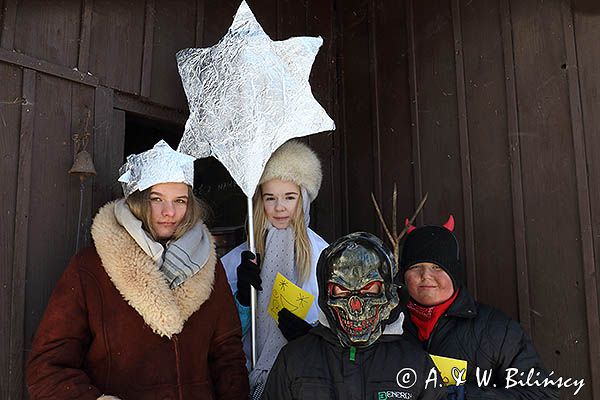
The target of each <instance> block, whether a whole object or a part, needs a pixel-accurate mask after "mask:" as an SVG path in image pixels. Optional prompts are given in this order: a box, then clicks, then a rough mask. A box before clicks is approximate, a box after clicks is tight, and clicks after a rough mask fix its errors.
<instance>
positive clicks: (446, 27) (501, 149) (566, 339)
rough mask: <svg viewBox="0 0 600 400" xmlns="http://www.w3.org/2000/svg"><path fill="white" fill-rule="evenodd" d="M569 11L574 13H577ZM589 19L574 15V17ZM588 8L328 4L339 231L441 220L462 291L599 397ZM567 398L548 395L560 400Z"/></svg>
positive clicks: (505, 3) (594, 28)
mask: <svg viewBox="0 0 600 400" xmlns="http://www.w3.org/2000/svg"><path fill="white" fill-rule="evenodd" d="M580 3H582V2H580ZM586 6H590V4H586ZM598 8H599V7H598V6H595V7H594V6H593V5H592V6H591V7H588V8H586V11H592V13H583V12H581V11H580V9H579V8H578V9H573V8H572V7H571V6H570V4H569V2H564V1H559V0H555V1H543V0H539V1H536V0H529V1H509V0H481V1H467V0H464V1H463V0H445V1H439V0H421V1H415V0H407V1H404V2H394V1H374V0H368V1H366V0H343V1H342V0H339V1H337V2H336V10H337V25H336V29H337V32H338V34H337V36H336V40H337V44H336V46H337V48H338V55H339V56H338V60H337V61H338V68H337V74H338V84H339V87H338V93H341V95H340V97H339V108H338V115H339V117H338V121H337V122H338V124H339V125H340V127H341V133H340V136H341V137H342V139H341V142H342V144H343V147H342V149H341V152H342V154H343V159H341V160H340V163H341V165H340V169H341V170H342V171H343V174H342V177H341V182H342V198H343V202H344V207H345V210H346V212H347V214H344V216H345V219H344V220H343V222H342V231H354V230H368V231H375V232H377V231H379V233H380V234H381V227H380V226H379V224H378V222H377V220H376V219H375V217H374V212H373V209H372V208H371V207H370V201H369V192H371V191H372V192H373V193H374V194H375V196H376V197H377V198H378V199H379V200H380V203H382V204H383V207H384V213H385V214H386V215H387V218H388V221H389V219H390V218H391V194H390V193H391V190H392V188H393V184H394V183H395V182H396V183H397V184H398V187H399V191H400V192H399V204H400V206H399V209H400V216H399V218H398V219H399V221H398V223H401V221H402V220H403V218H404V217H405V216H407V215H410V214H411V213H412V210H413V208H414V207H415V206H416V204H417V203H418V202H419V200H420V199H421V198H422V196H423V195H424V194H425V193H429V200H428V202H427V205H426V207H425V209H424V211H423V213H422V215H421V217H420V218H419V223H438V224H439V223H441V222H444V221H445V220H446V218H448V214H449V213H452V214H454V216H455V218H456V220H457V228H456V233H457V235H458V237H459V240H460V241H461V244H462V247H463V248H462V254H463V255H464V259H465V262H466V266H467V270H468V283H469V288H470V290H471V291H472V292H473V293H474V294H475V295H476V296H477V298H478V299H479V300H480V301H482V302H485V303H489V304H492V305H494V306H496V307H498V308H500V309H502V310H504V311H505V312H506V313H508V314H509V315H511V316H513V317H514V318H517V319H519V320H520V321H521V323H522V324H523V325H524V327H525V328H526V329H527V331H528V332H530V334H531V336H532V337H533V340H534V342H535V344H536V346H537V348H538V350H539V352H540V354H541V356H542V359H543V360H544V362H545V363H546V365H547V366H548V367H549V368H550V369H552V370H554V371H556V374H558V375H560V376H564V377H574V376H576V377H578V378H584V379H585V385H586V386H585V387H584V389H583V390H582V392H580V393H579V394H578V396H582V398H589V399H592V398H597V397H598V396H600V386H599V385H600V369H599V367H600V328H599V320H600V319H599V314H598V290H599V287H598V280H597V275H598V270H599V268H600V260H598V257H597V256H596V254H598V253H597V252H598V250H599V242H600V241H599V240H598V238H599V237H600V236H599V235H598V232H599V231H600V225H599V222H600V220H599V218H598V214H599V212H600V201H599V200H600V198H599V197H598V194H599V193H600V192H599V191H598V185H597V184H596V182H598V178H599V176H598V174H599V173H600V170H599V169H598V167H599V166H598V163H597V162H596V161H595V158H594V154H596V153H597V152H598V151H599V150H600V147H598V146H599V145H600V142H599V141H598V122H599V121H597V112H595V110H596V108H597V107H598V101H599V100H598V85H599V84H600V75H599V74H598V67H599V66H600V64H599V61H600V58H599V57H598V54H600V53H599V52H598V49H597V46H595V44H594V39H593V38H597V37H598V35H599V34H600V30H599V28H600V16H599V14H598V12H599V11H600V10H599V9H598ZM572 394H573V391H570V392H569V391H567V390H565V391H563V393H562V398H571V397H572Z"/></svg>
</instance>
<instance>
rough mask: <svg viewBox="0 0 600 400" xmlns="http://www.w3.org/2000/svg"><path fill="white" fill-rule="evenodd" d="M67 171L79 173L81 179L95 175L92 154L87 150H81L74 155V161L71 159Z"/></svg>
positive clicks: (74, 173)
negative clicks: (70, 164)
mask: <svg viewBox="0 0 600 400" xmlns="http://www.w3.org/2000/svg"><path fill="white" fill-rule="evenodd" d="M69 173H70V174H73V175H79V177H80V178H82V179H85V178H87V177H88V176H92V175H96V168H94V162H93V161H92V156H91V155H90V153H88V152H87V150H81V151H80V152H78V153H77V155H75V161H73V166H72V167H71V169H70V170H69Z"/></svg>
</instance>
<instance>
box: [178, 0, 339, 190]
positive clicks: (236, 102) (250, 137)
mask: <svg viewBox="0 0 600 400" xmlns="http://www.w3.org/2000/svg"><path fill="white" fill-rule="evenodd" d="M322 43H323V40H322V39H321V38H320V37H318V38H314V37H295V38H291V39H288V40H284V41H272V40H271V39H270V38H269V36H268V35H267V34H266V33H265V32H264V31H263V29H262V27H261V26H260V24H259V23H258V21H257V20H256V18H255V17H254V15H253V14H252V11H250V8H249V7H248V5H247V4H246V2H245V1H243V2H242V4H241V5H240V7H239V9H238V11H237V13H236V15H235V18H234V21H233V24H232V25H231V27H230V28H229V31H228V32H227V34H226V35H225V36H224V37H223V38H222V39H221V41H220V42H219V43H217V44H216V45H215V46H213V47H210V48H189V49H184V50H181V51H180V52H178V53H177V64H178V68H179V74H180V75H181V80H182V83H183V87H184V90H185V93H186V96H187V99H188V104H189V108H190V116H189V119H188V120H187V122H186V125H185V131H184V134H183V138H182V140H181V142H180V144H179V147H178V150H179V151H182V152H184V153H186V154H190V155H193V156H194V157H197V158H203V157H208V156H211V155H212V156H214V157H215V158H217V159H218V160H219V161H220V162H221V163H222V164H223V165H224V166H225V167H226V168H227V170H228V171H229V173H230V174H231V176H232V177H233V179H235V181H236V182H237V184H238V185H239V186H240V187H241V188H242V191H243V192H244V193H245V194H246V196H248V197H251V196H252V195H253V194H254V190H255V188H256V185H257V184H258V182H259V180H260V176H261V175H262V172H263V169H264V167H265V164H266V163H267V161H268V160H269V158H270V156H271V154H272V153H273V152H274V151H275V150H276V149H277V148H278V147H279V146H281V145H282V144H283V143H285V142H286V141H287V140H289V139H291V138H294V137H301V136H306V135H310V134H312V133H317V132H322V131H326V130H333V129H335V124H334V122H333V121H332V120H331V118H329V116H328V115H327V113H326V112H325V110H324V109H323V107H321V105H320V104H319V103H318V102H317V101H316V100H315V98H314V97H313V95H312V92H311V88H310V84H309V81H308V79H309V75H310V70H311V68H312V64H313V62H314V59H315V56H316V54H317V52H318V50H319V47H320V46H321V45H322Z"/></svg>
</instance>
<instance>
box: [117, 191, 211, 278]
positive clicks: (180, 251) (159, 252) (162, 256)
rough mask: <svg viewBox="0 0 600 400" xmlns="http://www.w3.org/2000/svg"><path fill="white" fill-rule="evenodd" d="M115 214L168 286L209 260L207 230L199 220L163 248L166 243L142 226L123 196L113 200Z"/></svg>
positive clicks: (191, 274) (190, 273) (196, 270)
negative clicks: (154, 238)
mask: <svg viewBox="0 0 600 400" xmlns="http://www.w3.org/2000/svg"><path fill="white" fill-rule="evenodd" d="M115 218H116V219H117V221H118V222H119V224H120V225H121V226H123V228H125V230H126V231H127V232H128V233H129V235H130V236H131V237H132V238H133V240H135V242H136V243H137V244H138V246H140V248H141V249H142V250H143V251H144V252H145V253H146V254H148V255H149V256H150V257H151V258H152V260H154V262H155V263H156V265H157V266H158V268H159V270H160V271H161V272H162V273H163V274H164V276H165V279H166V280H167V282H168V283H169V287H170V288H171V289H174V288H176V287H177V286H179V285H181V284H182V283H183V282H185V281H186V279H188V278H190V277H192V276H194V275H195V274H196V273H197V272H198V271H200V270H201V269H202V267H203V266H204V265H205V264H206V262H207V261H208V258H209V256H210V234H209V232H208V230H207V229H206V226H204V224H203V223H202V222H198V223H197V224H196V225H194V227H193V228H192V229H190V230H189V231H187V232H186V233H185V234H184V235H183V236H182V237H180V238H179V239H177V240H175V241H172V242H168V243H167V244H166V251H165V247H163V245H162V244H160V243H158V242H156V241H155V240H153V239H152V237H151V236H150V235H149V234H148V232H146V231H145V230H144V229H143V228H142V221H140V220H139V219H137V218H136V217H135V215H133V213H132V212H131V210H129V206H127V203H126V202H125V200H124V199H121V200H119V201H117V202H116V203H115Z"/></svg>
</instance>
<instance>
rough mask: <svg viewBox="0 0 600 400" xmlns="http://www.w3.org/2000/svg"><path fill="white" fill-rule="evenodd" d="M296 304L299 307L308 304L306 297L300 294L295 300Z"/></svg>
mask: <svg viewBox="0 0 600 400" xmlns="http://www.w3.org/2000/svg"><path fill="white" fill-rule="evenodd" d="M296 302H297V303H298V306H299V307H302V306H304V305H305V304H306V303H308V296H304V295H302V294H300V295H298V298H297V299H296Z"/></svg>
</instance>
